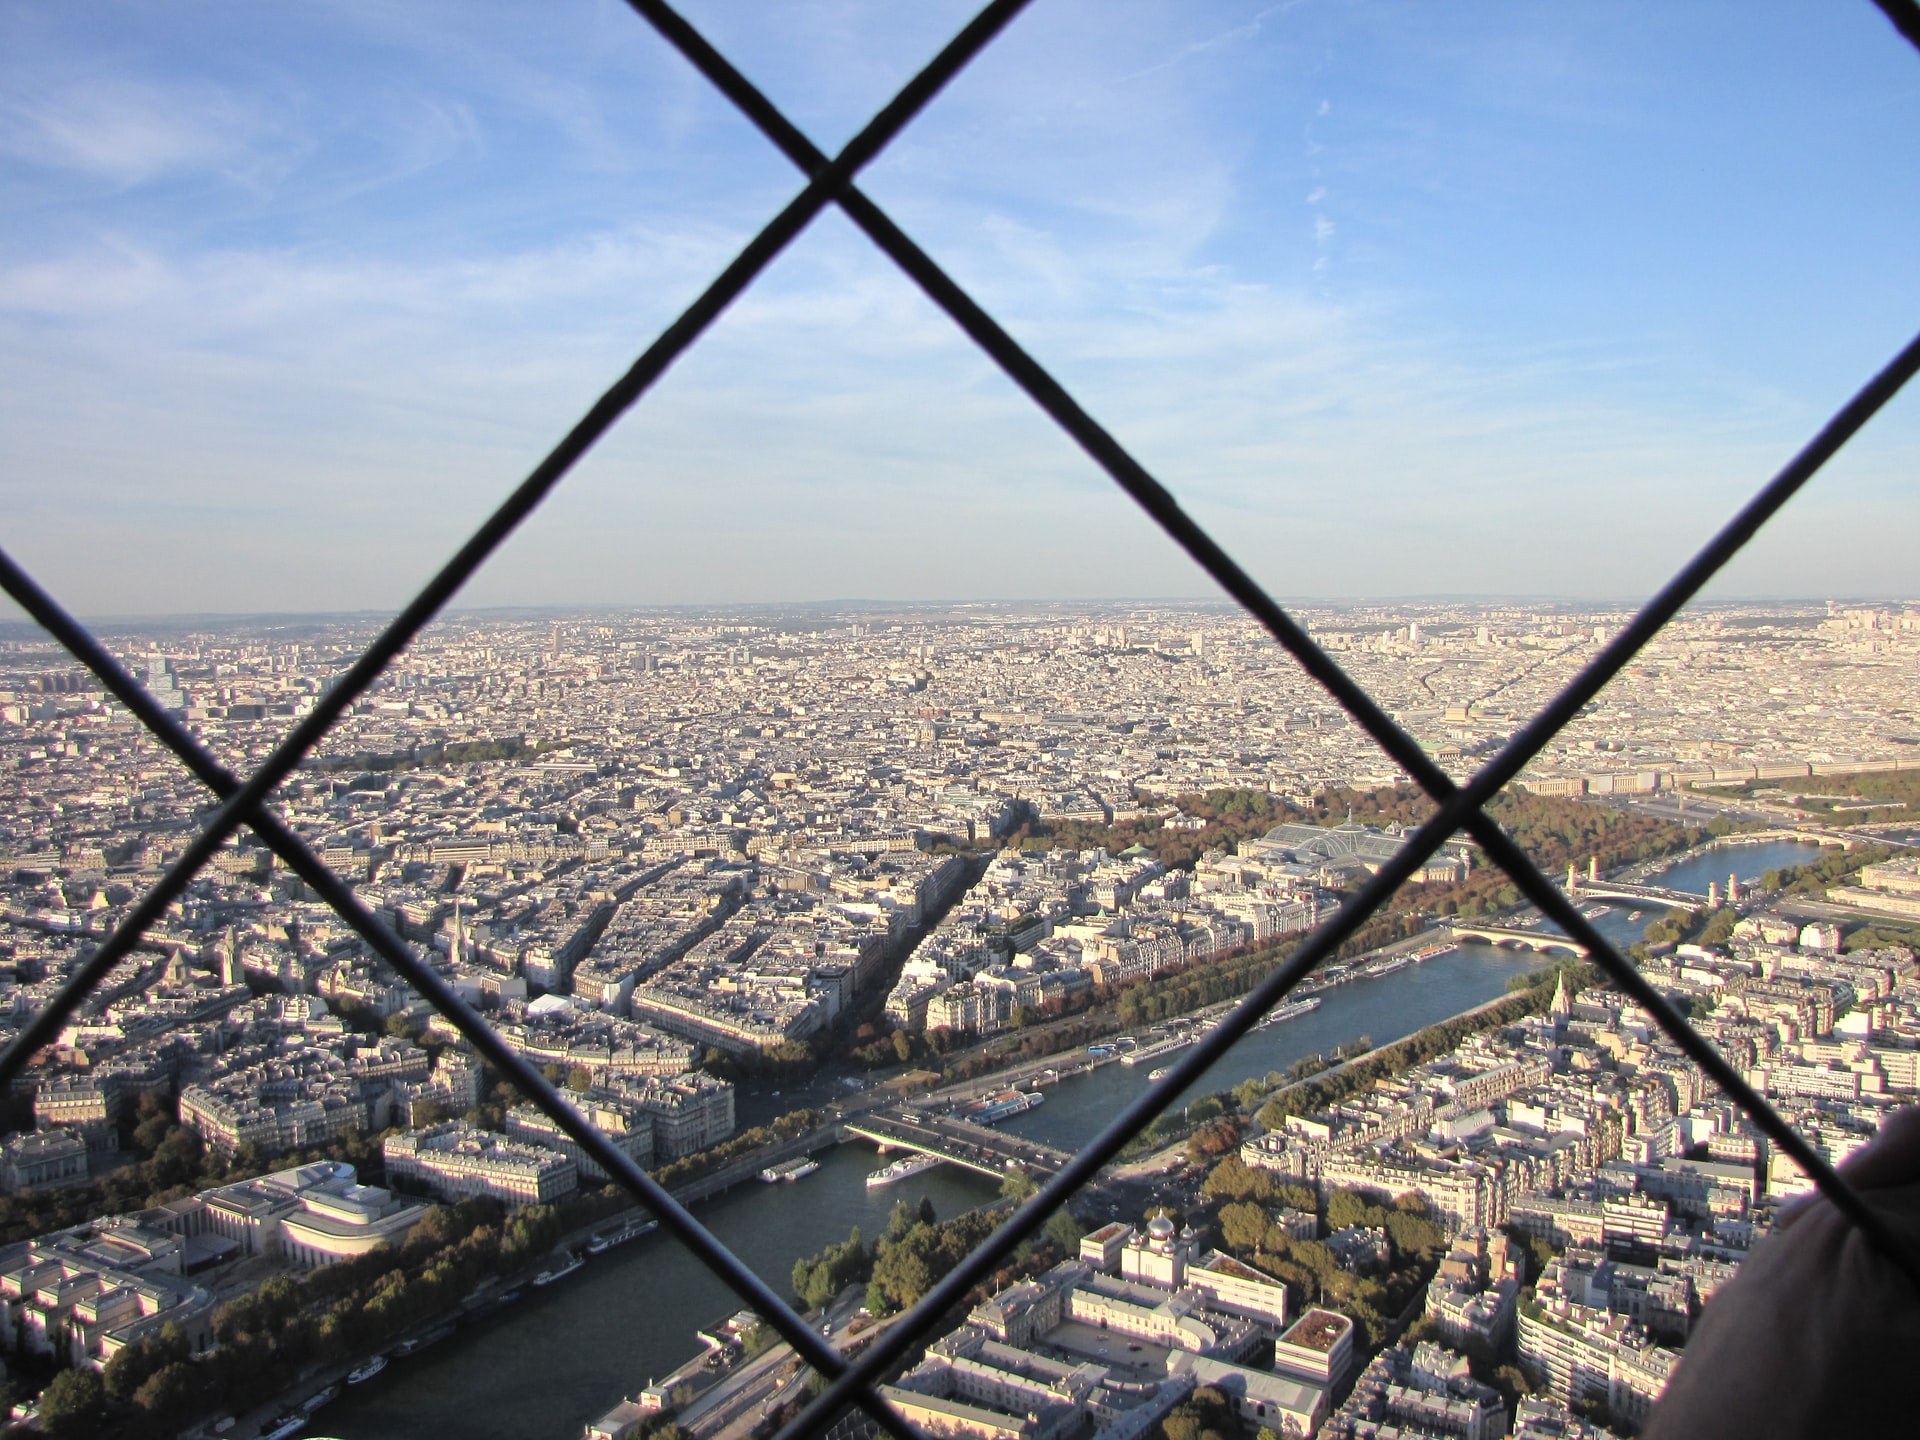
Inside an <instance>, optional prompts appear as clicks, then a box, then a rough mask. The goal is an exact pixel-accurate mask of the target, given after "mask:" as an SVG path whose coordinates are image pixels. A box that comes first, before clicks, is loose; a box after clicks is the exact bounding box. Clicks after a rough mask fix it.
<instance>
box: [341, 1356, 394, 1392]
mask: <svg viewBox="0 0 1920 1440" xmlns="http://www.w3.org/2000/svg"><path fill="white" fill-rule="evenodd" d="M386 1368H387V1357H386V1356H384V1355H376V1356H374V1357H373V1358H372V1359H371V1360H369V1361H367V1362H366V1363H365V1364H364V1365H361V1366H359V1367H358V1368H357V1369H353V1370H349V1371H348V1372H347V1383H348V1384H349V1385H364V1384H366V1383H367V1381H369V1380H371V1379H372V1378H373V1377H374V1376H376V1375H378V1374H379V1373H380V1372H381V1371H382V1370H384V1369H386Z"/></svg>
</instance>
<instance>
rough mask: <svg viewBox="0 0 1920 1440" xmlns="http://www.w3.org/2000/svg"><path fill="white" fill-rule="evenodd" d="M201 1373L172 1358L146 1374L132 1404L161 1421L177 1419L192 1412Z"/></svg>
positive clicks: (198, 1391)
mask: <svg viewBox="0 0 1920 1440" xmlns="http://www.w3.org/2000/svg"><path fill="white" fill-rule="evenodd" d="M201 1389H202V1387H201V1383H200V1375H199V1373H198V1372H197V1371H196V1370H195V1369H194V1367H193V1366H192V1365H190V1364H188V1363H187V1362H186V1361H184V1360H173V1361H170V1362H168V1363H167V1364H166V1365H164V1366H162V1367H161V1368H160V1369H159V1370H156V1371H155V1372H154V1373H153V1374H152V1375H151V1376H149V1377H148V1379H147V1383H146V1384H144V1385H142V1386H141V1387H140V1388H139V1390H137V1391H135V1392H134V1397H133V1403H134V1404H136V1405H138V1406H139V1407H140V1408H141V1409H142V1410H144V1411H146V1412H147V1413H148V1414H149V1415H151V1416H153V1417H154V1418H155V1419H157V1420H160V1421H162V1422H177V1421H179V1420H181V1419H184V1418H185V1417H186V1416H187V1414H188V1413H189V1412H190V1411H192V1409H193V1408H194V1406H195V1404H196V1402H198V1400H199V1399H200V1395H201Z"/></svg>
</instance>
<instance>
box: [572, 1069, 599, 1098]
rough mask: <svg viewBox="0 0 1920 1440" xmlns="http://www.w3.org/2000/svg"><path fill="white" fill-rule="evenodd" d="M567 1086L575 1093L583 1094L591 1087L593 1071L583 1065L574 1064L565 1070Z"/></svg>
mask: <svg viewBox="0 0 1920 1440" xmlns="http://www.w3.org/2000/svg"><path fill="white" fill-rule="evenodd" d="M567 1088H568V1089H569V1090H571V1091H573V1093H574V1094H576V1095H584V1094H586V1093H587V1091H589V1090H591V1089H592V1088H593V1071H591V1070H589V1069H588V1068H587V1067H586V1066H584V1065H576V1066H574V1067H573V1068H572V1069H571V1070H569V1071H567Z"/></svg>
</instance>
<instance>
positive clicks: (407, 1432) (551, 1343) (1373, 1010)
mask: <svg viewBox="0 0 1920 1440" xmlns="http://www.w3.org/2000/svg"><path fill="white" fill-rule="evenodd" d="M1818 853H1819V852H1818V850H1817V848H1816V847H1813V846H1808V845H1798V844H1792V843H1769V844H1765V845H1752V846H1728V847H1724V848H1720V849H1716V850H1714V851H1711V852H1709V853H1708V854H1707V855H1706V856H1705V857H1703V858H1701V859H1697V860H1692V861H1688V862H1685V863H1683V864H1682V865H1679V866H1676V867H1674V868H1673V869H1672V870H1671V871H1670V872H1668V873H1666V874H1664V875H1661V876H1658V877H1656V879H1655V883H1658V884H1663V885H1668V886H1672V887H1673V888H1676V889H1684V890H1697V891H1699V892H1702V893H1704V892H1705V890H1706V884H1707V881H1708V880H1709V879H1715V880H1719V881H1720V882H1721V884H1722V885H1723V886H1724V884H1725V882H1726V876H1727V874H1728V873H1729V872H1731V873H1734V874H1738V875H1739V876H1740V877H1741V879H1742V881H1747V880H1753V879H1757V878H1758V877H1759V876H1760V874H1761V873H1762V872H1763V871H1765V870H1767V869H1770V868H1773V867H1775V866H1779V865H1793V864H1802V863H1805V861H1806V860H1807V859H1809V858H1811V857H1812V856H1813V855H1816V854H1818ZM1630 913H1631V912H1630V910H1629V909H1628V908H1627V907H1625V906H1615V907H1613V908H1611V909H1610V910H1609V912H1608V913H1607V914H1606V915H1605V916H1602V917H1600V919H1599V920H1598V921H1597V922H1596V923H1597V924H1598V925H1599V927H1600V928H1601V929H1602V931H1604V932H1605V933H1606V934H1607V935H1608V937H1609V938H1610V939H1613V940H1615V941H1616V942H1617V943H1620V944H1622V945H1624V944H1627V943H1630V942H1631V941H1632V940H1635V939H1637V938H1638V934H1639V931H1640V930H1641V929H1643V928H1644V926H1645V924H1646V922H1647V921H1649V920H1652V919H1653V918H1655V916H1654V915H1653V914H1646V915H1643V916H1642V918H1641V920H1640V921H1639V922H1638V923H1634V922H1631V921H1630V920H1629V918H1628V917H1629V915H1630ZM1541 963H1543V961H1542V958H1541V957H1539V956H1536V955H1534V954H1532V953H1531V952H1527V951H1513V950H1504V949H1495V948H1493V947H1491V946H1485V945H1463V946H1461V947H1460V948H1459V949H1457V950H1453V951H1450V952H1448V953H1447V954H1444V955H1439V956H1436V957H1434V958H1433V959H1431V960H1428V961H1426V962H1425V963H1423V964H1419V965H1411V966H1408V967H1407V968H1405V969H1403V970H1400V971H1398V972H1396V973H1394V974H1392V975H1388V976H1383V977H1380V978H1378V979H1361V980H1354V981H1350V982H1348V983H1347V984H1345V985H1340V986H1337V987H1335V988H1334V989H1332V990H1330V991H1327V992H1326V993H1325V994H1323V995H1322V996H1321V1003H1320V1007H1319V1008H1318V1009H1317V1010H1315V1011H1313V1012H1312V1013H1310V1014H1307V1015H1303V1016H1300V1017H1299V1018H1298V1019H1295V1020H1289V1021H1286V1022H1284V1023H1283V1024H1281V1025H1278V1026H1275V1027H1274V1028H1273V1029H1271V1030H1262V1031H1256V1032H1254V1033H1253V1034H1252V1035H1249V1036H1248V1037H1247V1038H1246V1039H1244V1040H1242V1041H1241V1042H1240V1044H1239V1045H1238V1046H1237V1047H1235V1049H1234V1050H1233V1051H1232V1052H1231V1053H1230V1054H1229V1055H1227V1056H1226V1057H1225V1058H1224V1059H1222V1060H1220V1061H1218V1062H1217V1063H1216V1064H1215V1065H1214V1066H1212V1067H1211V1068H1210V1069H1209V1070H1208V1071H1207V1072H1206V1074H1205V1075H1204V1076H1203V1077H1202V1079H1201V1080H1200V1081H1199V1082H1198V1083H1197V1084H1196V1085H1195V1087H1194V1088H1193V1090H1192V1091H1190V1092H1189V1095H1190V1096H1196V1097H1197V1096H1198V1095H1202V1094H1206V1093H1209V1092H1211V1091H1214V1090H1222V1089H1227V1088H1230V1087H1231V1086H1233V1085H1237V1084H1238V1083H1239V1082H1241V1081H1242V1080H1246V1079H1249V1078H1252V1077H1255V1076H1265V1075H1266V1074H1267V1073H1268V1072H1269V1071H1273V1070H1283V1069H1285V1068H1286V1067H1287V1066H1288V1065H1291V1064H1292V1063H1293V1062H1294V1061H1296V1060H1299V1059H1301V1058H1302V1057H1304V1056H1306V1055H1310V1054H1313V1053H1315V1052H1322V1053H1324V1052H1326V1051H1330V1050H1332V1049H1333V1048H1334V1047H1336V1046H1339V1045H1343V1044H1347V1043H1350V1042H1351V1041H1354V1040H1357V1039H1359V1038H1360V1037H1362V1036H1367V1037H1369V1038H1371V1039H1372V1040H1373V1042H1374V1043H1375V1044H1385V1043H1387V1042H1388V1041H1391V1040H1397V1039H1399V1038H1400V1037H1401V1036H1404V1035H1409V1034H1412V1033H1413V1032H1414V1031H1415V1030H1418V1029H1420V1028H1421V1027H1422V1026H1425V1025H1431V1024H1433V1023H1434V1022H1435V1021H1437V1020H1442V1019H1445V1018H1446V1017H1448V1016H1450V1015H1457V1014H1459V1013H1460V1012H1461V1011H1463V1010H1467V1009H1470V1008H1471V1007H1473V1006H1475V1005H1478V1004H1480V1003H1482V1002H1483V1001H1486V1000H1491V999H1493V998H1495V997H1496V996H1498V995H1499V994H1501V993H1502V992H1503V991H1504V990H1505V989H1506V987H1507V982H1508V981H1509V980H1510V979H1511V978H1512V977H1513V976H1515V975H1519V974H1523V973H1525V972H1527V971H1529V970H1531V969H1533V968H1534V967H1536V966H1537V965H1539V964H1541ZM1147 1083H1148V1082H1147V1078H1146V1073H1145V1070H1144V1069H1129V1068H1127V1067H1125V1066H1121V1065H1109V1066H1106V1067H1104V1068H1102V1069H1100V1070H1097V1071H1094V1072H1093V1073H1092V1074H1090V1075H1083V1076H1076V1077H1073V1078H1071V1079H1068V1080H1065V1081H1062V1082H1061V1083H1060V1084H1058V1085H1056V1086H1054V1087H1052V1088H1050V1089H1049V1090H1048V1091H1047V1092H1046V1095H1047V1099H1046V1103H1045V1104H1044V1105H1042V1106H1041V1107H1040V1108H1039V1109H1037V1110H1033V1111H1030V1112H1029V1113H1027V1114H1026V1115H1023V1116H1019V1117H1017V1118H1016V1119H1014V1120H1012V1121H1009V1122H1007V1128H1008V1129H1009V1130H1012V1131H1015V1132H1017V1133H1019V1134H1022V1135H1025V1136H1027V1137H1028V1138H1030V1139H1034V1140H1039V1141H1044V1142H1046V1143H1047V1144H1050V1145H1057V1146H1059V1147H1061V1148H1063V1149H1074V1148H1077V1147H1078V1146H1080V1145H1082V1144H1084V1143H1085V1142H1086V1141H1087V1140H1088V1139H1090V1138H1091V1137H1092V1136H1093V1135H1094V1134H1096V1133H1097V1132H1098V1131H1099V1129H1100V1127H1101V1126H1102V1125H1103V1124H1105V1123H1107V1122H1108V1121H1110V1120H1111V1119H1112V1118H1113V1116H1114V1115H1115V1114H1117V1113H1118V1111H1119V1110H1120V1108H1121V1106H1123V1105H1124V1104H1126V1103H1127V1102H1128V1101H1129V1100H1131V1099H1132V1098H1133V1097H1134V1096H1136V1095H1137V1094H1139V1092H1140V1091H1141V1090H1143V1089H1144V1088H1145V1087H1146V1085H1147ZM816 1158H817V1159H818V1160H819V1161H820V1169H819V1171H818V1172H816V1173H815V1174H813V1175H811V1176H809V1177H807V1178H806V1179H805V1180H802V1181H799V1182H797V1183H794V1184H791V1185H760V1184H749V1185H745V1186H741V1187H739V1188H738V1189H735V1190H733V1191H730V1192H728V1193H727V1194H724V1195H720V1196H716V1197H714V1198H713V1199H712V1200H709V1201H707V1202H704V1203H703V1204H701V1205H699V1206H697V1207H696V1208H695V1214H696V1215H697V1216H698V1217H699V1219H700V1220H701V1222H702V1223H703V1224H705V1225H706V1226H708V1227H709V1228H710V1229H711V1230H712V1231H713V1233H714V1234H715V1235H717V1236H718V1237H719V1238H720V1239H721V1240H722V1241H723V1242H724V1243H725V1244H726V1245H727V1246H728V1247H729V1248H731V1249H732V1250H733V1252H734V1253H735V1254H736V1255H738V1256H739V1257H740V1258H741V1259H742V1260H743V1261H745V1262H746V1263H747V1264H748V1265H749V1266H751V1267H752V1268H753V1269H754V1271H755V1272H756V1273H758V1274H759V1275H761V1276H763V1277H764V1278H765V1279H766V1280H767V1281H768V1283H769V1284H771V1285H772V1286H773V1287H774V1288H775V1289H776V1290H778V1291H779V1292H780V1293H781V1294H787V1293H789V1291H788V1286H789V1283H790V1277H791V1274H792V1270H793V1263H794V1261H795V1260H796V1259H799V1258H801V1257H803V1256H806V1255H811V1254H813V1253H815V1252H816V1251H818V1250H820V1249H822V1248H823V1247H825V1246H826V1245H828V1244H831V1243H834V1242H836V1241H839V1240H843V1239H845V1238H846V1235H847V1231H848V1229H849V1228H850V1227H852V1226H854V1225H858V1226H860V1228H861V1230H862V1232H863V1233H865V1234H866V1235H867V1236H868V1237H869V1238H870V1237H872V1236H873V1235H875V1234H877V1233H878V1232H880V1231H881V1230H884V1229H885V1227H886V1219H887V1213H888V1212H889V1211H890V1210H891V1209H892V1207H893V1205H894V1202H895V1201H897V1200H899V1199H902V1198H905V1199H908V1200H910V1201H913V1202H916V1203H917V1202H918V1201H919V1199H920V1197H921V1196H923V1195H924V1196H926V1197H927V1198H928V1199H930V1200H932V1202H933V1204H934V1208H935V1209H936V1210H937V1211H938V1212H939V1213H940V1214H941V1215H942V1216H951V1215H953V1214H956V1213H958V1212H959V1211H961V1210H964V1209H968V1208H970V1207H972V1206H975V1205H979V1204H982V1203H984V1202H986V1201H987V1200H990V1199H992V1198H993V1197H994V1195H995V1194H996V1193H997V1187H996V1186H995V1185H994V1183H993V1182H992V1181H990V1180H988V1179H987V1178H986V1177H984V1176H978V1175H974V1174H973V1173H972V1172H970V1171H963V1170H959V1169H956V1168H955V1167H952V1166H941V1167H939V1168H937V1169H934V1170H931V1171H928V1172H927V1173H926V1174H924V1175H919V1176H916V1177H914V1179H912V1180H910V1181H908V1182H906V1183H905V1184H903V1185H898V1186H894V1187H890V1188H886V1189H879V1190H868V1189H867V1188H866V1184H865V1177H866V1175H867V1173H868V1172H869V1171H870V1170H873V1169H874V1168H876V1166H877V1165H878V1163H879V1161H878V1159H877V1157H876V1155H875V1152H874V1150H873V1149H872V1148H871V1147H870V1146H868V1145H866V1144H864V1143H852V1144H847V1145H843V1146H840V1147H839V1148H838V1149H835V1150H830V1151H826V1152H823V1153H821V1154H820V1155H819V1156H817V1157H816ZM739 1308H740V1306H739V1303H738V1302H737V1301H736V1300H734V1298H733V1296H732V1294H731V1292H730V1291H728V1290H727V1289H726V1288H725V1287H724V1286H723V1285H721V1284H720V1282H719V1281H717V1280H715V1279H714V1278H713V1277H712V1276H710V1275H709V1274H708V1273H707V1272H706V1270H705V1269H704V1268H702V1267H701V1266H700V1264H699V1263H698V1262H697V1261H695V1260H694V1259H693V1258H692V1257H691V1256H690V1255H688V1254H687V1252H686V1251H684V1250H683V1249H681V1247H680V1246H679V1245H678V1244H677V1243H676V1242H675V1241H674V1240H672V1239H671V1238H669V1237H667V1236H666V1235H663V1234H658V1233H656V1234H654V1235H650V1236H647V1237H645V1238H644V1239H640V1240H636V1241H631V1242H629V1243H628V1244H626V1245H624V1246H622V1247H621V1248H620V1249H618V1250H615V1251H612V1252H610V1253H608V1254H606V1255H603V1256H599V1257H596V1258H594V1259H591V1260H589V1262H588V1264H587V1267H586V1269H584V1270H583V1271H581V1272H580V1273H579V1274H578V1275H576V1276H574V1277H573V1278H571V1279H568V1280H565V1281H562V1282H561V1283H560V1284H559V1285H557V1286H554V1287H552V1288H551V1289H548V1290H529V1291H528V1292H527V1297H526V1299H524V1300H523V1301H522V1302H521V1303H520V1304H518V1305H516V1306H514V1307H513V1308H512V1309H510V1310H508V1311H506V1312H503V1313H501V1314H499V1315H496V1316H494V1317H493V1318H492V1319H491V1320H488V1321H485V1322H482V1323H481V1324H479V1325H477V1326H471V1327H467V1328H463V1329H462V1330H460V1331H459V1332H458V1334H457V1335H456V1337H455V1338H454V1339H451V1340H448V1341H446V1342H445V1343H443V1344H441V1345H440V1346H438V1347H436V1348H434V1349H432V1350H429V1351H427V1352H425V1353H424V1354H422V1355H419V1356H417V1357H414V1358H412V1359H408V1360H397V1361H395V1362H394V1363H393V1364H392V1365H390V1366H389V1367H388V1368H387V1370H386V1372H385V1373H384V1374H382V1375H380V1376H379V1377H378V1378H376V1379H374V1380H372V1381H370V1382H369V1383H367V1384H365V1385H362V1386H357V1387H355V1388H354V1389H352V1390H350V1391H349V1392H348V1393H347V1394H346V1395H345V1396H343V1397H342V1398H341V1399H340V1400H338V1401H336V1402H335V1403H334V1405H333V1406H331V1407H329V1408H328V1409H327V1410H326V1411H325V1412H324V1419H322V1420H320V1421H318V1422H316V1428H323V1429H324V1430H325V1432H326V1433H327V1434H329V1435H336V1436H340V1437H344V1440H414V1437H418V1436H423V1435H425V1436H431V1435H433V1434H435V1433H436V1432H439V1433H443V1434H447V1435H450V1436H460V1437H462V1440H468V1437H471V1440H574V1437H577V1436H578V1435H579V1434H580V1432H581V1428H582V1427H583V1426H584V1425H585V1424H586V1423H587V1422H588V1421H590V1420H592V1419H594V1418H596V1417H598V1416H599V1415H602V1414H604V1413H605V1412H606V1411H607V1410H609V1409H611V1408H612V1407H613V1406H614V1405H615V1404H617V1403H618V1402H619V1401H620V1399H621V1398H622V1397H623V1396H629V1395H632V1394H633V1393H634V1392H635V1391H637V1390H639V1389H640V1388H641V1387H642V1386H644V1385H646V1384H647V1383H649V1382H650V1381H651V1380H653V1379H655V1378H656V1377H658V1376H661V1375H665V1374H667V1373H668V1372H670V1371H671V1370H673V1369H674V1368H675V1367H676V1366H678V1365H679V1364H681V1363H682V1362H684V1361H685V1360H687V1359H688V1358H689V1357H691V1356H692V1355H693V1354H695V1353H696V1352H697V1350H698V1348H699V1342H698V1340H696V1339H695V1331H696V1330H698V1329H699V1328H701V1327H702V1326H705V1325H708V1324H712V1323H714V1322H716V1321H718V1320H720V1319H722V1318H724V1317H725V1316H727V1315H729V1314H731V1313H732V1312H733V1311H735V1310H737V1309H739Z"/></svg>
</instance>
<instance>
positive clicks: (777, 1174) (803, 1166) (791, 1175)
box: [760, 1155, 820, 1185]
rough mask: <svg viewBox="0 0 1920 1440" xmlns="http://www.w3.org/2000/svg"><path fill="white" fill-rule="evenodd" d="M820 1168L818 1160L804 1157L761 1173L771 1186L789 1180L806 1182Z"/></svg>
mask: <svg viewBox="0 0 1920 1440" xmlns="http://www.w3.org/2000/svg"><path fill="white" fill-rule="evenodd" d="M819 1168H820V1162H819V1161H818V1160H813V1159H809V1158H808V1157H807V1156H805V1155H802V1156H800V1157H799V1158H797V1159H794V1160H782V1161H781V1162H780V1163H779V1164H778V1165H769V1166H767V1168H766V1169H764V1170H762V1171H761V1172H760V1178H761V1179H762V1180H764V1181H766V1182H767V1184H769V1185H778V1184H780V1183H781V1182H782V1181H787V1180H804V1179H806V1178H807V1176H809V1175H811V1174H813V1172H814V1171H816V1170H818V1169H819Z"/></svg>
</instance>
